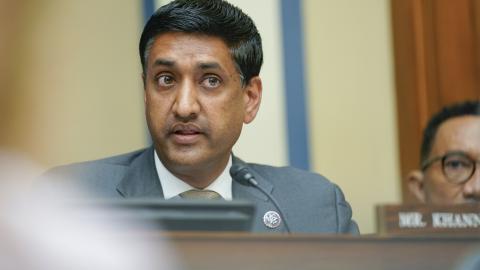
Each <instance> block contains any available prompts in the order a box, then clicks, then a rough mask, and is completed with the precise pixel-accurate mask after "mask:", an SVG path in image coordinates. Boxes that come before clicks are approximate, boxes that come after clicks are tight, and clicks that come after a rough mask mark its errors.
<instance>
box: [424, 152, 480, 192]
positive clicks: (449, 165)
mask: <svg viewBox="0 0 480 270" xmlns="http://www.w3.org/2000/svg"><path fill="white" fill-rule="evenodd" d="M437 161H442V171H443V175H445V177H446V178H447V180H448V181H449V182H451V183H454V184H461V183H463V182H466V181H468V180H469V179H470V177H472V175H473V174H474V173H475V169H476V167H477V163H480V160H474V159H473V158H471V157H469V156H468V155H467V154H465V153H464V152H450V153H447V154H445V155H443V156H440V157H436V158H433V159H431V160H429V161H427V162H425V163H424V164H423V165H422V171H425V170H426V169H428V167H430V166H431V165H432V164H433V163H435V162H437Z"/></svg>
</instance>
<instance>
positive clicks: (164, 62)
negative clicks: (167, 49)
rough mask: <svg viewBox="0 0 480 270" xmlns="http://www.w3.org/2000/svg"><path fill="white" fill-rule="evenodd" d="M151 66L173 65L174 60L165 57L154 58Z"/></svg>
mask: <svg viewBox="0 0 480 270" xmlns="http://www.w3.org/2000/svg"><path fill="white" fill-rule="evenodd" d="M153 66H167V67H173V66H175V61H173V60H167V59H157V60H155V62H153Z"/></svg>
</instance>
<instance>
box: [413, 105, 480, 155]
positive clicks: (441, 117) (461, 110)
mask: <svg viewBox="0 0 480 270" xmlns="http://www.w3.org/2000/svg"><path fill="white" fill-rule="evenodd" d="M466 115H477V116H480V100H476V101H465V102H462V103H457V104H453V105H450V106H447V107H444V108H443V109H442V110H440V111H439V112H437V113H436V114H434V115H433V116H432V118H430V121H429V122H428V124H427V127H426V128H425V130H424V131H423V140H422V148H421V150H420V158H421V162H422V163H424V162H426V161H427V159H428V156H429V155H430V152H431V151H432V146H433V141H434V140H435V135H436V134H437V130H438V128H439V127H440V125H441V124H442V123H443V122H445V121H447V120H448V119H451V118H454V117H460V116H466Z"/></svg>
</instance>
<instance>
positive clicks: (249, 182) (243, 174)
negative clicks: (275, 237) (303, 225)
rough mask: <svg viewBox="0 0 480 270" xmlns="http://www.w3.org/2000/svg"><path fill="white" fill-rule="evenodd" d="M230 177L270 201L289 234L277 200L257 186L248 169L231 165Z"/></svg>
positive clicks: (238, 165) (288, 228) (243, 166)
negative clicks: (257, 191) (255, 190)
mask: <svg viewBox="0 0 480 270" xmlns="http://www.w3.org/2000/svg"><path fill="white" fill-rule="evenodd" d="M230 175H231V176H232V178H233V179H234V180H236V181H237V182H239V183H240V184H242V185H244V186H253V187H255V188H257V189H258V190H260V191H261V192H262V193H263V194H265V196H267V197H268V199H269V200H270V201H272V203H273V205H275V207H276V208H277V209H278V213H279V214H280V217H281V218H282V219H283V222H284V224H285V229H286V230H287V233H289V234H290V233H291V231H290V227H288V223H287V219H286V218H285V216H284V215H283V212H282V209H281V208H280V206H279V205H278V203H277V200H275V198H274V197H273V196H271V195H270V194H269V193H268V192H267V191H266V190H265V189H264V188H263V187H261V186H259V185H258V182H257V180H255V177H254V176H253V175H252V174H251V173H250V171H249V170H248V168H247V167H246V166H245V165H240V164H235V165H232V167H231V168H230Z"/></svg>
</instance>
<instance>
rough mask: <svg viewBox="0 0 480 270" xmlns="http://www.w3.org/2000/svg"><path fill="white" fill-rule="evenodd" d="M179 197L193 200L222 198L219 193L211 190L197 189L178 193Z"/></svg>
mask: <svg viewBox="0 0 480 270" xmlns="http://www.w3.org/2000/svg"><path fill="white" fill-rule="evenodd" d="M180 197H182V198H184V199H194V200H219V199H221V198H222V196H220V194H218V193H217V192H215V191H213V190H198V189H191V190H188V191H185V192H182V193H180Z"/></svg>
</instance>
